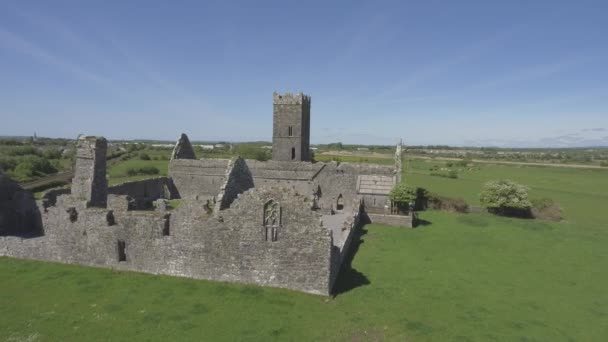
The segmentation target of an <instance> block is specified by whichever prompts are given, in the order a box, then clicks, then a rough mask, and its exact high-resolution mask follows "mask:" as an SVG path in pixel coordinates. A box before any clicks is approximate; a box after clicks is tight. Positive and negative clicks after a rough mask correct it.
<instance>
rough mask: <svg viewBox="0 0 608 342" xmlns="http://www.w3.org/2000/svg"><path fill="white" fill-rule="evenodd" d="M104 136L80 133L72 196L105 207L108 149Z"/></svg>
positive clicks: (90, 204) (95, 205)
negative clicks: (90, 135)
mask: <svg viewBox="0 0 608 342" xmlns="http://www.w3.org/2000/svg"><path fill="white" fill-rule="evenodd" d="M107 148H108V142H107V141H106V139H105V138H103V137H88V136H84V135H80V136H79V137H78V139H77V141H76V168H75V170H74V179H72V197H74V198H76V199H79V200H84V201H86V202H87V206H91V207H105V206H106V202H107V199H108V182H107V180H106V150H107Z"/></svg>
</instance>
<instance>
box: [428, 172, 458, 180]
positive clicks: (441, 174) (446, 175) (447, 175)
mask: <svg viewBox="0 0 608 342" xmlns="http://www.w3.org/2000/svg"><path fill="white" fill-rule="evenodd" d="M430 174H431V176H435V177H444V178H452V179H456V178H458V172H457V171H456V170H450V171H448V172H431V173H430Z"/></svg>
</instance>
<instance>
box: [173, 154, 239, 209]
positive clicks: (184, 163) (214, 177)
mask: <svg viewBox="0 0 608 342" xmlns="http://www.w3.org/2000/svg"><path fill="white" fill-rule="evenodd" d="M229 163H230V160H229V159H201V160H189V159H174V160H171V161H170V162H169V177H170V178H171V179H172V180H173V184H175V187H176V189H177V192H178V193H179V196H180V198H182V199H197V198H199V199H203V198H212V197H215V196H217V194H218V193H219V192H220V187H221V186H222V185H223V184H224V183H225V182H226V170H227V169H228V164H229Z"/></svg>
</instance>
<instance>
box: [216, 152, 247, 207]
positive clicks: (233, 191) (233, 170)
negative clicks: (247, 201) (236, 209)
mask: <svg viewBox="0 0 608 342" xmlns="http://www.w3.org/2000/svg"><path fill="white" fill-rule="evenodd" d="M253 186H254V184H253V178H252V177H251V172H250V171H249V168H248V167H247V164H246V163H245V160H244V159H243V158H241V157H238V158H235V159H233V160H231V161H230V164H229V165H228V169H227V170H226V182H225V183H224V184H223V185H222V186H221V188H220V193H219V194H218V197H217V208H216V212H219V210H223V209H226V208H228V207H229V206H230V204H231V203H232V201H233V200H234V199H235V198H236V197H237V196H238V195H239V194H241V193H243V192H244V191H246V190H248V189H251V188H253Z"/></svg>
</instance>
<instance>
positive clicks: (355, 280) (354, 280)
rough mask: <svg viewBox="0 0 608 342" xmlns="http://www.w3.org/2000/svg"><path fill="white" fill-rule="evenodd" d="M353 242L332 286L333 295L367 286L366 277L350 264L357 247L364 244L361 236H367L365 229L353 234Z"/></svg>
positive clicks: (367, 280)
mask: <svg viewBox="0 0 608 342" xmlns="http://www.w3.org/2000/svg"><path fill="white" fill-rule="evenodd" d="M354 234H355V235H354V236H353V240H352V242H351V244H350V250H349V251H348V254H347V255H346V258H345V259H344V262H343V263H342V267H341V268H340V274H339V275H338V279H337V280H336V283H335V284H334V288H333V291H332V292H333V295H334V296H338V295H341V294H343V293H346V292H348V291H350V290H352V289H355V288H357V287H360V286H365V285H369V284H370V281H369V279H367V277H366V276H365V275H364V274H363V273H361V272H359V271H357V270H356V269H354V268H353V267H352V262H353V259H354V257H355V254H357V251H358V250H359V247H360V246H361V244H362V243H363V242H364V240H363V239H361V237H362V236H364V235H365V234H367V229H365V228H361V229H357V230H356V231H355V233H354Z"/></svg>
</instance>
